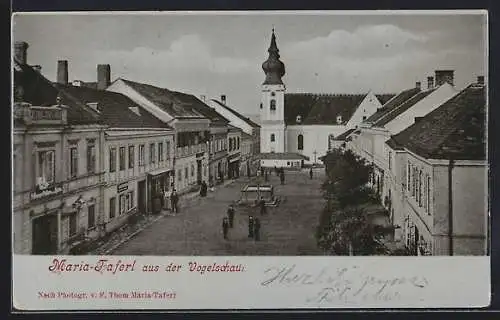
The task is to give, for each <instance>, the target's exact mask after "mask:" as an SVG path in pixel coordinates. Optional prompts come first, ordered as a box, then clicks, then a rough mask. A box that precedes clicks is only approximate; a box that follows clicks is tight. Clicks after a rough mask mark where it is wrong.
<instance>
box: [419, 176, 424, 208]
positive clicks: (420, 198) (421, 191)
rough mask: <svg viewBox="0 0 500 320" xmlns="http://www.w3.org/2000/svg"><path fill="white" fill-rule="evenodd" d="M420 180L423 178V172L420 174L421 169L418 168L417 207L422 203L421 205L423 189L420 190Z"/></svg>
mask: <svg viewBox="0 0 500 320" xmlns="http://www.w3.org/2000/svg"><path fill="white" fill-rule="evenodd" d="M422 180H423V174H422V170H420V172H419V173H418V206H419V207H422V205H423V203H422V195H423V193H424V191H423V190H422Z"/></svg>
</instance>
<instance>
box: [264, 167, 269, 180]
mask: <svg viewBox="0 0 500 320" xmlns="http://www.w3.org/2000/svg"><path fill="white" fill-rule="evenodd" d="M264 180H266V181H269V178H268V177H267V170H264Z"/></svg>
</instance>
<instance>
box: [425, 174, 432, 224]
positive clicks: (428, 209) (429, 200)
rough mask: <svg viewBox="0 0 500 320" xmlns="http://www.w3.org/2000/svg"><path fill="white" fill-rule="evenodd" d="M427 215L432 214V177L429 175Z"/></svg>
mask: <svg viewBox="0 0 500 320" xmlns="http://www.w3.org/2000/svg"><path fill="white" fill-rule="evenodd" d="M426 191H427V213H428V214H431V177H430V176H429V175H427V190H426Z"/></svg>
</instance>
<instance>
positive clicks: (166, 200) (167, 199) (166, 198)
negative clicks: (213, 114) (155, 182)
mask: <svg viewBox="0 0 500 320" xmlns="http://www.w3.org/2000/svg"><path fill="white" fill-rule="evenodd" d="M169 202H170V191H169V190H167V189H165V192H164V193H163V209H165V210H168V209H170V208H169V206H168V204H169Z"/></svg>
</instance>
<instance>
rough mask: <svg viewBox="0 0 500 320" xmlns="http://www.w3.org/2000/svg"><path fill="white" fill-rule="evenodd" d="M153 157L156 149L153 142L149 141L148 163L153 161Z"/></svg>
mask: <svg viewBox="0 0 500 320" xmlns="http://www.w3.org/2000/svg"><path fill="white" fill-rule="evenodd" d="M155 157H156V150H155V144H154V143H151V144H150V145H149V163H150V164H152V163H155Z"/></svg>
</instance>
